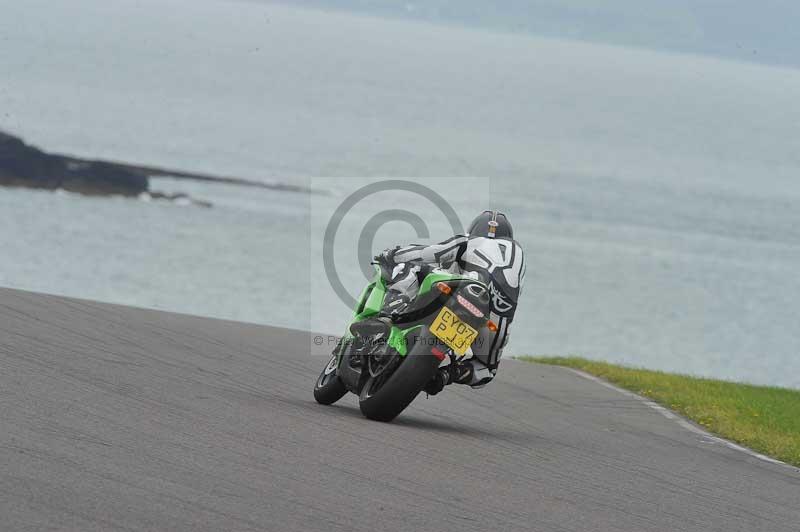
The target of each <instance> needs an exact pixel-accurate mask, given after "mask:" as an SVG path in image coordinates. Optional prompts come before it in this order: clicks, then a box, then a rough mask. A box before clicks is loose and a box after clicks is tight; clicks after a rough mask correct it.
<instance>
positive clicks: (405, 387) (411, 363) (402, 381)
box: [358, 350, 439, 422]
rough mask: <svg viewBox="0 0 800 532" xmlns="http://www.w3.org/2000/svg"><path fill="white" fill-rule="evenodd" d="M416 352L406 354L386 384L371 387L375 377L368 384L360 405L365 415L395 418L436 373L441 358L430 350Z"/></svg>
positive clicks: (379, 419)
mask: <svg viewBox="0 0 800 532" xmlns="http://www.w3.org/2000/svg"><path fill="white" fill-rule="evenodd" d="M414 351H415V350H412V352H411V353H408V354H407V355H406V356H405V357H403V359H402V361H401V362H400V365H399V366H398V367H397V369H396V370H395V371H394V373H393V374H392V375H391V376H390V377H389V379H388V380H387V381H386V383H385V384H384V385H383V386H381V387H380V388H379V389H378V390H377V391H375V392H374V393H371V390H370V388H371V386H370V384H371V383H372V380H373V379H372V378H370V379H369V380H367V382H366V383H365V384H364V388H362V390H361V395H360V396H359V398H358V406H359V408H361V413H362V414H364V416H365V417H367V418H369V419H374V420H375V421H384V422H388V421H392V420H393V419H394V418H396V417H397V416H398V415H399V414H400V412H402V411H403V410H405V408H406V407H407V406H408V405H410V404H411V401H413V400H414V399H415V398H416V397H417V395H419V392H421V391H422V389H423V388H424V387H425V385H426V384H428V382H430V380H431V379H432V378H433V376H434V375H435V374H436V370H437V369H438V368H439V360H438V359H437V358H436V357H434V356H433V355H432V354H430V353H429V352H426V350H422V352H420V353H415V352H414Z"/></svg>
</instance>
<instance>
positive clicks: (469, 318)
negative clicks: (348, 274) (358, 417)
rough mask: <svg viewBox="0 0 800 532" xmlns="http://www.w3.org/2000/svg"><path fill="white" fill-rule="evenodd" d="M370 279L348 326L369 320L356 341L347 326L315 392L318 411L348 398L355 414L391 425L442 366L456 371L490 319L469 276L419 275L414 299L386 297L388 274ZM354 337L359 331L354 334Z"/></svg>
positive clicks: (486, 299)
mask: <svg viewBox="0 0 800 532" xmlns="http://www.w3.org/2000/svg"><path fill="white" fill-rule="evenodd" d="M373 264H375V266H376V275H375V277H374V279H373V280H372V281H371V282H370V283H369V284H368V285H367V287H366V288H365V289H364V291H363V292H362V294H361V296H360V297H359V299H358V302H357V305H356V308H355V311H354V314H353V319H352V321H351V322H350V325H352V324H353V323H357V322H362V321H364V320H368V319H371V318H375V317H378V316H382V317H384V318H386V319H383V320H380V321H379V320H374V319H373V320H372V321H371V322H370V324H371V325H370V327H368V328H367V330H365V331H359V332H358V333H357V334H355V335H354V334H352V333H351V332H350V329H351V327H350V326H348V327H347V329H346V332H345V334H344V336H343V337H342V339H341V340H340V341H339V342H338V344H337V346H336V348H335V349H334V351H333V353H332V355H331V359H330V361H329V362H328V364H327V365H326V366H325V369H324V370H323V371H322V373H321V374H320V376H319V378H318V379H317V382H316V384H315V386H314V398H315V399H316V400H317V402H318V403H320V404H324V405H330V404H333V403H335V402H336V401H338V400H339V399H341V398H342V397H344V396H345V395H346V394H347V393H348V392H351V393H354V394H356V395H357V396H358V403H359V408H360V409H361V413H362V414H363V415H364V416H365V417H367V418H369V419H373V420H376V421H385V422H388V421H392V420H393V419H394V418H395V417H397V416H398V415H399V414H400V413H401V412H402V411H403V410H404V409H405V408H406V407H407V406H408V405H409V404H411V402H412V401H413V400H414V399H415V398H416V397H417V395H418V394H419V393H420V392H421V391H422V390H423V388H425V386H426V385H427V384H428V383H429V382H430V381H431V380H432V379H433V378H434V376H435V375H436V372H437V371H438V369H439V367H440V366H441V365H445V361H446V360H448V361H449V363H450V364H458V363H459V361H460V360H462V359H463V358H464V357H465V355H467V353H468V352H470V347H471V346H472V344H473V342H475V340H476V339H477V338H478V335H479V332H480V330H481V329H482V328H483V327H488V328H490V329H491V330H493V331H496V327H497V326H496V324H494V323H493V322H492V321H491V320H490V319H489V310H490V296H489V290H488V288H487V286H486V284H484V283H483V282H482V281H480V280H479V279H475V278H473V277H471V276H469V275H459V274H452V273H449V272H447V271H445V270H441V269H436V268H430V267H425V268H424V270H423V271H422V272H421V274H420V276H421V277H422V280H421V282H420V285H419V290H418V291H417V293H416V295H415V296H414V297H413V299H410V300H408V298H405V299H398V298H397V293H396V292H394V291H390V290H388V289H387V281H386V279H390V278H391V272H389V271H386V270H385V267H384V266H382V265H380V264H376V263H373ZM357 330H358V329H357Z"/></svg>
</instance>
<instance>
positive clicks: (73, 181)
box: [0, 131, 148, 196]
mask: <svg viewBox="0 0 800 532" xmlns="http://www.w3.org/2000/svg"><path fill="white" fill-rule="evenodd" d="M0 185H7V186H19V187H29V188H43V189H49V190H55V189H64V190H68V191H71V192H78V193H81V194H89V195H112V194H116V195H122V196H138V195H139V194H141V193H142V192H146V191H147V189H148V178H147V175H145V174H142V173H138V172H135V171H131V170H128V169H126V168H121V167H120V166H119V165H115V164H113V163H107V162H103V161H85V160H77V159H73V158H70V157H65V156H62V155H54V154H49V153H46V152H44V151H42V150H40V149H38V148H35V147H33V146H29V145H27V144H25V143H24V142H23V141H22V139H19V138H17V137H14V136H12V135H9V134H6V133H3V132H2V131H0Z"/></svg>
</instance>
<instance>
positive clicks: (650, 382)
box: [522, 357, 800, 467]
mask: <svg viewBox="0 0 800 532" xmlns="http://www.w3.org/2000/svg"><path fill="white" fill-rule="evenodd" d="M522 360H527V361H529V362H538V363H540V364H552V365H558V366H567V367H570V368H575V369H579V370H582V371H585V372H586V373H590V374H592V375H596V376H597V377H600V378H603V379H605V380H607V381H609V382H611V383H614V384H616V385H617V386H619V387H620V388H625V389H626V390H630V391H632V392H635V393H637V394H639V395H642V396H644V397H647V398H648V399H651V400H653V401H655V402H656V403H658V404H660V405H662V406H665V407H667V408H669V409H671V410H673V411H675V412H677V413H679V414H681V415H683V416H685V417H687V418H689V419H691V420H693V421H695V422H696V423H698V424H699V425H701V426H703V427H704V428H706V429H707V430H708V431H709V432H713V433H715V434H717V435H719V436H722V437H723V438H726V439H728V440H731V441H734V442H736V443H739V444H741V445H744V446H746V447H749V448H750V449H753V450H754V451H758V452H760V453H763V454H766V455H768V456H771V457H773V458H777V459H778V460H781V461H783V462H786V463H788V464H793V465H795V466H798V467H800V390H790V389H786V388H774V387H769V386H754V385H750V384H739V383H735V382H727V381H719V380H714V379H702V378H697V377H689V376H686V375H676V374H672V373H664V372H661V371H651V370H645V369H637V368H631V367H625V366H618V365H615V364H607V363H605V362H595V361H592V360H586V359H583V358H577V357H522Z"/></svg>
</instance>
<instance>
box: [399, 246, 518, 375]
mask: <svg viewBox="0 0 800 532" xmlns="http://www.w3.org/2000/svg"><path fill="white" fill-rule="evenodd" d="M392 258H393V260H394V262H395V263H398V264H399V263H415V262H416V263H425V264H430V265H436V266H439V267H441V268H444V269H447V270H450V271H451V272H453V273H465V272H477V274H478V275H479V276H480V278H481V280H482V281H484V282H485V283H486V284H487V285H488V286H489V291H490V295H491V302H492V311H491V320H492V321H494V322H495V323H496V324H497V332H494V333H493V332H491V331H490V330H489V329H488V328H484V329H482V330H481V332H480V336H479V337H478V339H477V340H476V341H475V343H474V344H473V345H472V352H473V354H474V355H475V356H474V357H473V358H472V359H471V363H472V365H473V369H474V370H475V371H474V372H473V378H472V382H471V383H470V384H471V385H473V386H479V385H482V384H486V383H487V382H489V381H490V380H491V379H492V378H493V377H494V375H495V373H496V371H497V366H498V364H499V362H500V358H501V357H502V354H503V348H504V347H505V345H506V344H507V343H508V328H509V326H510V325H511V322H512V321H513V319H514V312H515V311H516V309H517V301H518V300H519V294H520V290H521V288H522V284H523V281H524V278H525V257H524V254H523V252H522V247H521V246H520V245H519V243H517V242H516V241H515V240H513V239H510V238H491V237H485V236H469V235H456V236H454V237H453V238H450V239H448V240H445V241H444V242H441V243H439V244H433V245H430V246H421V245H412V246H408V247H404V248H399V249H397V250H396V251H395V252H394V255H393V257H392Z"/></svg>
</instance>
